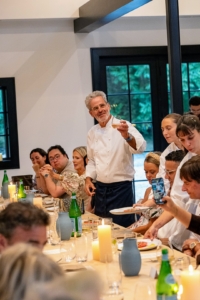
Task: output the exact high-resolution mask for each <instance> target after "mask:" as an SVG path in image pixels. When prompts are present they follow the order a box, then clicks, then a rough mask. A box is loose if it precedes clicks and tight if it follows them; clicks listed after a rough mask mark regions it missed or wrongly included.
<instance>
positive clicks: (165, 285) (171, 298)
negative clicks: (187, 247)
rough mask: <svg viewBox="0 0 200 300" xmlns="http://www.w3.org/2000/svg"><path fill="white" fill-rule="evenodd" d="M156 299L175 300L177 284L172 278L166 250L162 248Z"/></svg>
mask: <svg viewBox="0 0 200 300" xmlns="http://www.w3.org/2000/svg"><path fill="white" fill-rule="evenodd" d="M156 293H157V300H162V299H163V297H164V299H165V300H177V293H178V284H177V283H176V281H175V280H174V277H173V275H172V270H171V266H170V262H169V258H168V250H167V249H162V262H161V267H160V273H159V276H158V280H157V284H156Z"/></svg>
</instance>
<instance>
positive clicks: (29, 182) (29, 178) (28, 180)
mask: <svg viewBox="0 0 200 300" xmlns="http://www.w3.org/2000/svg"><path fill="white" fill-rule="evenodd" d="M20 179H22V180H23V184H24V186H30V189H32V188H33V175H16V176H12V182H13V183H15V184H17V185H18V183H19V180H20Z"/></svg>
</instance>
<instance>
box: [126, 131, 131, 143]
mask: <svg viewBox="0 0 200 300" xmlns="http://www.w3.org/2000/svg"><path fill="white" fill-rule="evenodd" d="M132 139H133V136H132V135H131V134H130V133H129V134H128V137H127V139H125V141H127V142H130V141H131V140H132Z"/></svg>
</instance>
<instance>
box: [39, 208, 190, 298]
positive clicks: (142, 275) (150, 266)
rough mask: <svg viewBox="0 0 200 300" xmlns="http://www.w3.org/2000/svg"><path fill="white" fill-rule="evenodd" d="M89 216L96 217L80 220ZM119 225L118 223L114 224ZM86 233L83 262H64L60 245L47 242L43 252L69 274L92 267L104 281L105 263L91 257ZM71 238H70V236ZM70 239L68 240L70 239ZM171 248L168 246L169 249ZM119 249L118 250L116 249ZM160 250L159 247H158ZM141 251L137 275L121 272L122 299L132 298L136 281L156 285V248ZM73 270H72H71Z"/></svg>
mask: <svg viewBox="0 0 200 300" xmlns="http://www.w3.org/2000/svg"><path fill="white" fill-rule="evenodd" d="M89 218H94V219H95V218H98V217H97V216H95V215H93V214H88V213H86V214H84V215H82V220H87V219H89ZM116 226H117V227H119V226H118V225H116ZM87 235H88V245H89V247H88V260H87V261H86V262H84V263H77V262H76V261H75V260H74V261H72V262H70V263H65V262H63V261H62V260H61V257H62V253H61V251H60V245H54V246H52V245H50V244H47V245H46V246H45V248H44V252H45V253H46V254H47V255H50V256H51V257H52V259H53V260H55V261H57V262H58V263H59V264H60V266H61V267H63V268H64V270H66V272H67V270H70V272H67V273H68V274H70V276H73V274H75V273H76V272H78V270H77V269H81V268H86V269H93V270H95V271H96V272H97V273H98V274H99V275H100V277H101V278H102V281H103V282H105V278H106V264H105V263H102V262H100V261H96V260H93V257H92V234H91V232H87ZM71 239H72V238H71ZM71 239H70V240H71ZM161 248H167V247H166V246H163V245H161ZM170 250H171V249H170V248H169V251H170ZM118 251H119V250H118ZM160 251H161V249H160ZM140 253H141V259H142V264H141V270H140V272H139V274H138V276H128V277H127V276H124V274H123V273H122V284H121V289H122V291H123V294H124V298H123V299H124V300H130V299H133V295H134V290H135V286H136V284H137V283H138V282H141V281H143V280H144V281H146V280H148V282H150V283H151V285H153V286H154V287H155V286H156V278H155V277H156V272H158V271H159V268H160V262H158V261H157V259H156V257H157V249H152V250H148V251H140ZM173 253H174V259H178V258H181V257H183V256H185V255H184V254H183V253H181V252H179V251H176V250H173ZM190 261H191V264H192V265H193V266H195V259H194V258H191V259H190ZM71 271H73V272H71ZM152 300H154V297H153V296H152Z"/></svg>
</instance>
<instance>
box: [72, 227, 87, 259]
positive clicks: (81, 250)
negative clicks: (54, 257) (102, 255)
mask: <svg viewBox="0 0 200 300" xmlns="http://www.w3.org/2000/svg"><path fill="white" fill-rule="evenodd" d="M75 247H76V261H77V262H85V261H87V257H88V238H87V235H86V234H84V233H82V234H81V236H80V237H77V238H75Z"/></svg>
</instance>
